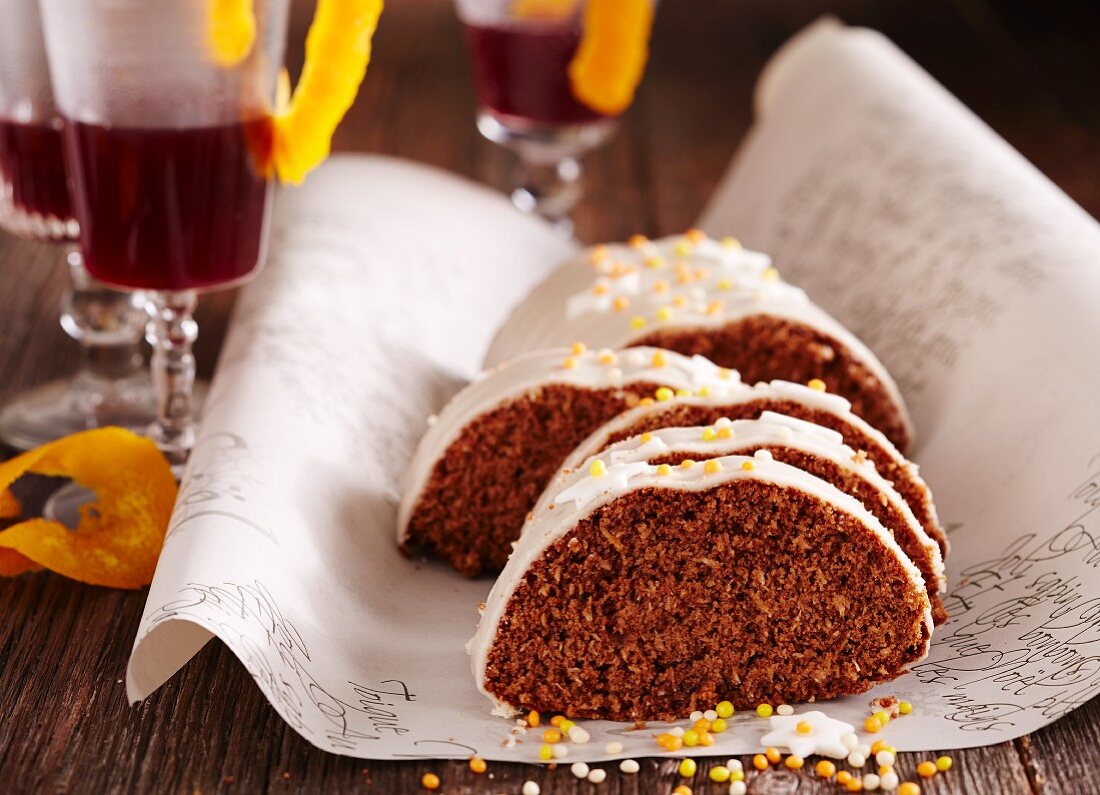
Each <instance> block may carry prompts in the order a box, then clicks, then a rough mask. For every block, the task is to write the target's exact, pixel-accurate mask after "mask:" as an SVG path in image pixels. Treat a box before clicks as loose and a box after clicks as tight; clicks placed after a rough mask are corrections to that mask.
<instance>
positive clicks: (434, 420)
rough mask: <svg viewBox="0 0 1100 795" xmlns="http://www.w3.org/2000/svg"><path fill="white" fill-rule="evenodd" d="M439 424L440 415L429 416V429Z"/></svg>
mask: <svg viewBox="0 0 1100 795" xmlns="http://www.w3.org/2000/svg"><path fill="white" fill-rule="evenodd" d="M437 422H439V415H438V414H429V415H428V427H429V428H430V427H432V426H433V425H435V424H436V423H437Z"/></svg>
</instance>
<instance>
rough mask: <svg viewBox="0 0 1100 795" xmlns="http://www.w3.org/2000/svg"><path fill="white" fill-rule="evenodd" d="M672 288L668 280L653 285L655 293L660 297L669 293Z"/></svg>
mask: <svg viewBox="0 0 1100 795" xmlns="http://www.w3.org/2000/svg"><path fill="white" fill-rule="evenodd" d="M671 287H672V285H670V284H669V283H668V281H667V280H666V279H661V280H659V281H656V282H654V283H653V292H655V293H657V294H658V295H660V294H661V293H667V292H668V291H669V290H670V289H671Z"/></svg>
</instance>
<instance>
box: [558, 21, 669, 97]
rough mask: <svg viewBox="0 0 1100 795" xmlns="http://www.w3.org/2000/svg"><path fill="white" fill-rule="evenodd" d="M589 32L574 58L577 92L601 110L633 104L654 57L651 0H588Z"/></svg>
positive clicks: (571, 76) (586, 29) (571, 74)
mask: <svg viewBox="0 0 1100 795" xmlns="http://www.w3.org/2000/svg"><path fill="white" fill-rule="evenodd" d="M583 24H584V32H583V33H582V34H581V42H580V45H579V46H578V47H577V53H576V55H574V56H573V60H572V61H571V62H570V64H569V79H570V83H571V85H572V89H573V96H574V97H575V98H576V99H577V100H578V101H579V102H581V103H583V104H585V105H587V106H588V107H589V108H591V109H592V110H594V111H597V112H598V113H603V114H604V115H607V116H618V115H619V114H620V113H622V112H623V111H625V110H626V109H627V108H628V107H630V103H631V102H632V101H633V100H634V91H635V89H636V88H637V87H638V83H640V82H641V80H642V74H643V73H644V72H645V64H646V60H647V58H648V57H649V34H650V32H651V31H652V29H653V3H652V0H588V2H587V4H586V5H585V8H584V18H583Z"/></svg>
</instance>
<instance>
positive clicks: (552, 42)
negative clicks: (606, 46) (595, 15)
mask: <svg viewBox="0 0 1100 795" xmlns="http://www.w3.org/2000/svg"><path fill="white" fill-rule="evenodd" d="M466 35H467V36H468V38H469V42H470V52H471V57H472V59H473V66H474V80H475V86H476V89H477V96H478V101H479V102H480V103H481V105H482V106H483V107H485V108H487V109H489V110H490V111H492V112H493V113H494V114H497V115H499V116H504V117H510V118H512V119H520V120H523V121H527V122H535V123H538V124H545V125H567V124H585V123H588V122H594V121H599V120H602V119H606V118H607V117H606V116H604V115H602V114H600V113H598V112H596V111H594V110H592V109H591V108H589V107H586V106H585V105H582V104H581V103H580V102H578V101H577V100H576V99H575V98H574V97H573V90H572V87H571V85H570V81H569V62H570V61H572V60H573V56H574V55H575V54H576V52H577V46H578V45H579V44H580V39H581V28H580V23H579V22H576V21H567V22H562V23H554V22H540V23H537V24H534V23H528V24H520V23H516V24H507V23H506V24H500V25H477V24H473V23H467V24H466Z"/></svg>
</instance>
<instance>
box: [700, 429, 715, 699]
mask: <svg viewBox="0 0 1100 795" xmlns="http://www.w3.org/2000/svg"><path fill="white" fill-rule="evenodd" d="M717 437H718V434H717V433H715V431H714V428H703V441H704V442H713V441H714V440H715V439H716V438H717ZM716 711H717V710H716Z"/></svg>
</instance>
